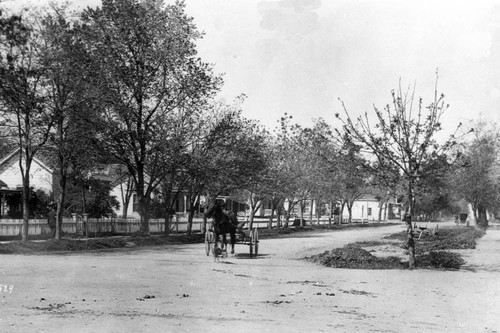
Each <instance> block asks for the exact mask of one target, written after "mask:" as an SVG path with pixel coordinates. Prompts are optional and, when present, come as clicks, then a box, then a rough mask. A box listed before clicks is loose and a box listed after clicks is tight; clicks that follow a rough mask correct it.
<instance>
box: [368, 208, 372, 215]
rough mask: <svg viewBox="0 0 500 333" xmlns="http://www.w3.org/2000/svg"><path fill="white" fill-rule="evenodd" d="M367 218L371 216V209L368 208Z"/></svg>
mask: <svg viewBox="0 0 500 333" xmlns="http://www.w3.org/2000/svg"><path fill="white" fill-rule="evenodd" d="M368 216H372V208H371V207H368Z"/></svg>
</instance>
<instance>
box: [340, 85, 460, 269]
mask: <svg viewBox="0 0 500 333" xmlns="http://www.w3.org/2000/svg"><path fill="white" fill-rule="evenodd" d="M342 106H343V109H344V111H345V114H346V116H347V119H346V120H344V121H343V124H344V128H345V131H346V133H347V134H348V135H349V136H350V137H351V138H352V139H353V140H355V141H356V142H359V143H360V144H362V145H363V146H364V147H365V148H367V149H369V150H370V151H371V152H372V153H373V154H374V156H375V157H376V158H377V159H378V161H379V162H390V163H391V164H392V165H394V167H396V168H398V169H399V170H400V172H401V174H402V176H403V179H404V181H405V187H406V198H407V201H406V202H407V205H406V214H405V222H406V225H407V246H408V250H409V251H408V252H409V266H410V268H413V267H414V266H415V242H414V239H413V227H412V223H411V222H412V216H413V215H414V207H415V190H416V188H417V187H418V185H419V183H420V181H421V179H423V178H425V176H426V175H425V173H424V171H425V170H424V169H423V166H424V165H426V164H429V163H430V161H432V160H434V159H436V158H438V157H439V156H441V155H442V154H444V153H445V152H447V151H448V150H449V148H450V147H451V146H453V145H454V144H455V143H456V137H455V135H456V131H455V133H454V134H452V135H451V137H450V139H448V140H447V141H446V142H445V143H444V144H442V145H440V144H439V143H438V142H437V141H436V139H435V134H436V133H437V132H439V131H440V130H441V129H442V127H441V121H440V118H441V116H442V115H443V113H444V112H445V111H446V110H447V109H448V105H447V104H445V103H444V95H442V94H441V95H439V94H438V92H437V80H436V89H435V91H434V98H433V101H432V102H431V103H430V104H429V105H427V106H424V105H423V100H422V98H420V99H418V100H417V101H416V100H415V90H414V89H413V90H411V89H408V90H406V91H403V90H402V89H401V84H400V86H399V89H398V90H397V91H393V92H392V104H391V105H390V104H388V105H387V106H386V107H385V108H384V110H380V109H378V108H377V107H374V111H375V116H376V120H375V125H372V124H371V123H370V117H369V116H368V114H367V113H365V114H364V116H360V117H358V118H357V122H355V121H354V120H353V119H352V118H351V116H350V115H349V113H348V111H347V108H346V107H345V104H344V103H343V102H342ZM337 117H338V115H337Z"/></svg>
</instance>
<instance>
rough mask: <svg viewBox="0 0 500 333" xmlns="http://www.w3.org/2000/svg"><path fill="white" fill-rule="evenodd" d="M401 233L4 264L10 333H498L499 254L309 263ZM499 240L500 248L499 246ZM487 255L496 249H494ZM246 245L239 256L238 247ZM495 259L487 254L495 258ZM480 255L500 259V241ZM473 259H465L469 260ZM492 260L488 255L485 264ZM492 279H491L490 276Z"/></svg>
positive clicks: (0, 312) (3, 314) (0, 310)
mask: <svg viewBox="0 0 500 333" xmlns="http://www.w3.org/2000/svg"><path fill="white" fill-rule="evenodd" d="M399 230H402V227H401V226H391V227H384V228H374V229H358V230H348V231H335V232H320V233H315V234H308V235H307V237H303V238H288V239H273V240H262V241H261V244H260V249H259V252H260V255H259V257H258V258H256V259H250V258H249V256H248V254H247V253H248V252H247V251H248V248H247V247H245V246H243V245H237V248H236V250H237V251H238V252H241V253H239V254H237V255H236V256H235V257H229V258H227V259H225V260H224V261H222V262H214V261H213V259H212V258H211V257H207V256H205V254H204V248H203V244H194V245H178V246H168V247H166V248H156V249H153V250H147V251H146V250H138V251H129V252H125V253H124V252H112V253H94V254H82V255H51V256H19V255H4V256H1V260H2V267H1V268H0V284H3V285H9V286H10V285H13V286H14V289H13V290H12V293H9V292H2V293H1V294H0V300H1V303H0V328H1V331H2V332H55V331H57V332H160V331H164V332H353V331H359V332H381V331H382V332H402V331H404V332H500V276H499V275H498V271H497V270H498V268H499V267H500V260H498V254H495V255H493V256H491V257H494V258H496V259H495V260H494V259H492V261H490V263H491V265H488V264H486V265H484V263H483V264H471V265H470V268H475V269H476V270H475V271H472V270H462V271H458V272H449V271H427V270H416V271H411V272H410V271H365V270H343V269H331V268H325V267H321V266H317V265H315V264H311V263H309V262H306V261H303V260H297V259H298V258H302V257H304V256H306V255H310V254H314V253H318V252H321V251H325V250H329V249H331V248H334V247H338V246H342V245H343V244H345V243H349V242H352V241H356V240H361V239H377V238H379V237H380V236H381V235H383V234H389V233H392V232H395V231H399ZM497 237H498V238H497ZM486 244H489V245H486ZM238 246H239V247H238ZM487 248H489V249H487ZM479 250H480V251H478V253H480V252H484V253H486V252H488V253H494V251H496V253H500V230H495V231H492V232H488V233H487V236H486V237H485V238H484V240H483V241H482V243H481V245H480V248H479ZM473 256H474V255H473V254H472V253H467V259H468V260H473V259H474V258H473ZM482 257H484V256H482ZM496 264H498V265H497V266H496V268H492V267H493V266H495V265H496Z"/></svg>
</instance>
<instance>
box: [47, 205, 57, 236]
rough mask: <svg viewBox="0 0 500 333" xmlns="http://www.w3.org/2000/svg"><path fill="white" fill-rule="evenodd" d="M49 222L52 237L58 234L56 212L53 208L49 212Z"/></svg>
mask: <svg viewBox="0 0 500 333" xmlns="http://www.w3.org/2000/svg"><path fill="white" fill-rule="evenodd" d="M47 223H48V224H49V227H50V233H51V235H52V238H54V237H55V236H56V212H55V211H54V209H53V208H51V209H50V211H49V213H48V214H47Z"/></svg>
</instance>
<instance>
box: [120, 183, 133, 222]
mask: <svg viewBox="0 0 500 333" xmlns="http://www.w3.org/2000/svg"><path fill="white" fill-rule="evenodd" d="M120 191H121V195H122V202H123V207H122V217H123V218H124V219H126V218H127V216H128V206H129V205H130V199H131V198H132V181H131V179H130V177H128V178H127V184H126V188H125V190H124V189H123V183H122V184H120Z"/></svg>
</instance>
